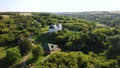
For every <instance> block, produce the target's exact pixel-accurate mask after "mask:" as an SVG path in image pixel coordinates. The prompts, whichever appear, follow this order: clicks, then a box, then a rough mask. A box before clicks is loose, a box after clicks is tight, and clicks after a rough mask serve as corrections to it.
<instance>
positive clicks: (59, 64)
mask: <svg viewBox="0 0 120 68" xmlns="http://www.w3.org/2000/svg"><path fill="white" fill-rule="evenodd" d="M40 64H41V65H37V66H36V67H42V68H118V65H117V61H116V60H106V59H105V58H104V57H99V56H98V55H96V54H94V53H92V52H90V53H89V54H87V55H86V54H83V53H82V52H69V53H65V52H56V53H54V54H52V55H50V57H49V58H47V59H46V60H45V61H44V62H43V63H40Z"/></svg>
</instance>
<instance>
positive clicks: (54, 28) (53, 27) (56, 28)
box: [48, 23, 62, 32]
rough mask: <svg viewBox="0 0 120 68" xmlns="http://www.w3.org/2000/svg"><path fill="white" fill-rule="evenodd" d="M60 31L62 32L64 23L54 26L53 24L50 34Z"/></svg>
mask: <svg viewBox="0 0 120 68" xmlns="http://www.w3.org/2000/svg"><path fill="white" fill-rule="evenodd" d="M59 30H62V23H59V24H54V25H53V24H52V25H51V26H50V28H49V31H48V32H57V31H59Z"/></svg>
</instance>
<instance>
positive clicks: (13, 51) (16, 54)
mask: <svg viewBox="0 0 120 68" xmlns="http://www.w3.org/2000/svg"><path fill="white" fill-rule="evenodd" d="M20 57H21V54H20V51H19V50H18V48H10V49H8V50H7V54H6V58H5V60H6V62H7V64H8V65H11V64H13V63H14V62H15V61H16V60H18V59H19V58H20Z"/></svg>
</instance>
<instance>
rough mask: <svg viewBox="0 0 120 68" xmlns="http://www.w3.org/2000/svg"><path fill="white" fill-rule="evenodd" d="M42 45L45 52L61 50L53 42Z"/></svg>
mask: <svg viewBox="0 0 120 68" xmlns="http://www.w3.org/2000/svg"><path fill="white" fill-rule="evenodd" d="M42 47H43V50H44V52H45V53H53V52H55V51H61V49H60V48H59V47H58V45H55V44H50V43H45V44H43V45H42Z"/></svg>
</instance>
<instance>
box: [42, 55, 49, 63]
mask: <svg viewBox="0 0 120 68" xmlns="http://www.w3.org/2000/svg"><path fill="white" fill-rule="evenodd" d="M49 56H50V54H49V55H47V56H46V57H45V58H44V59H42V60H41V62H43V61H44V60H45V59H47V58H48V57H49Z"/></svg>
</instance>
